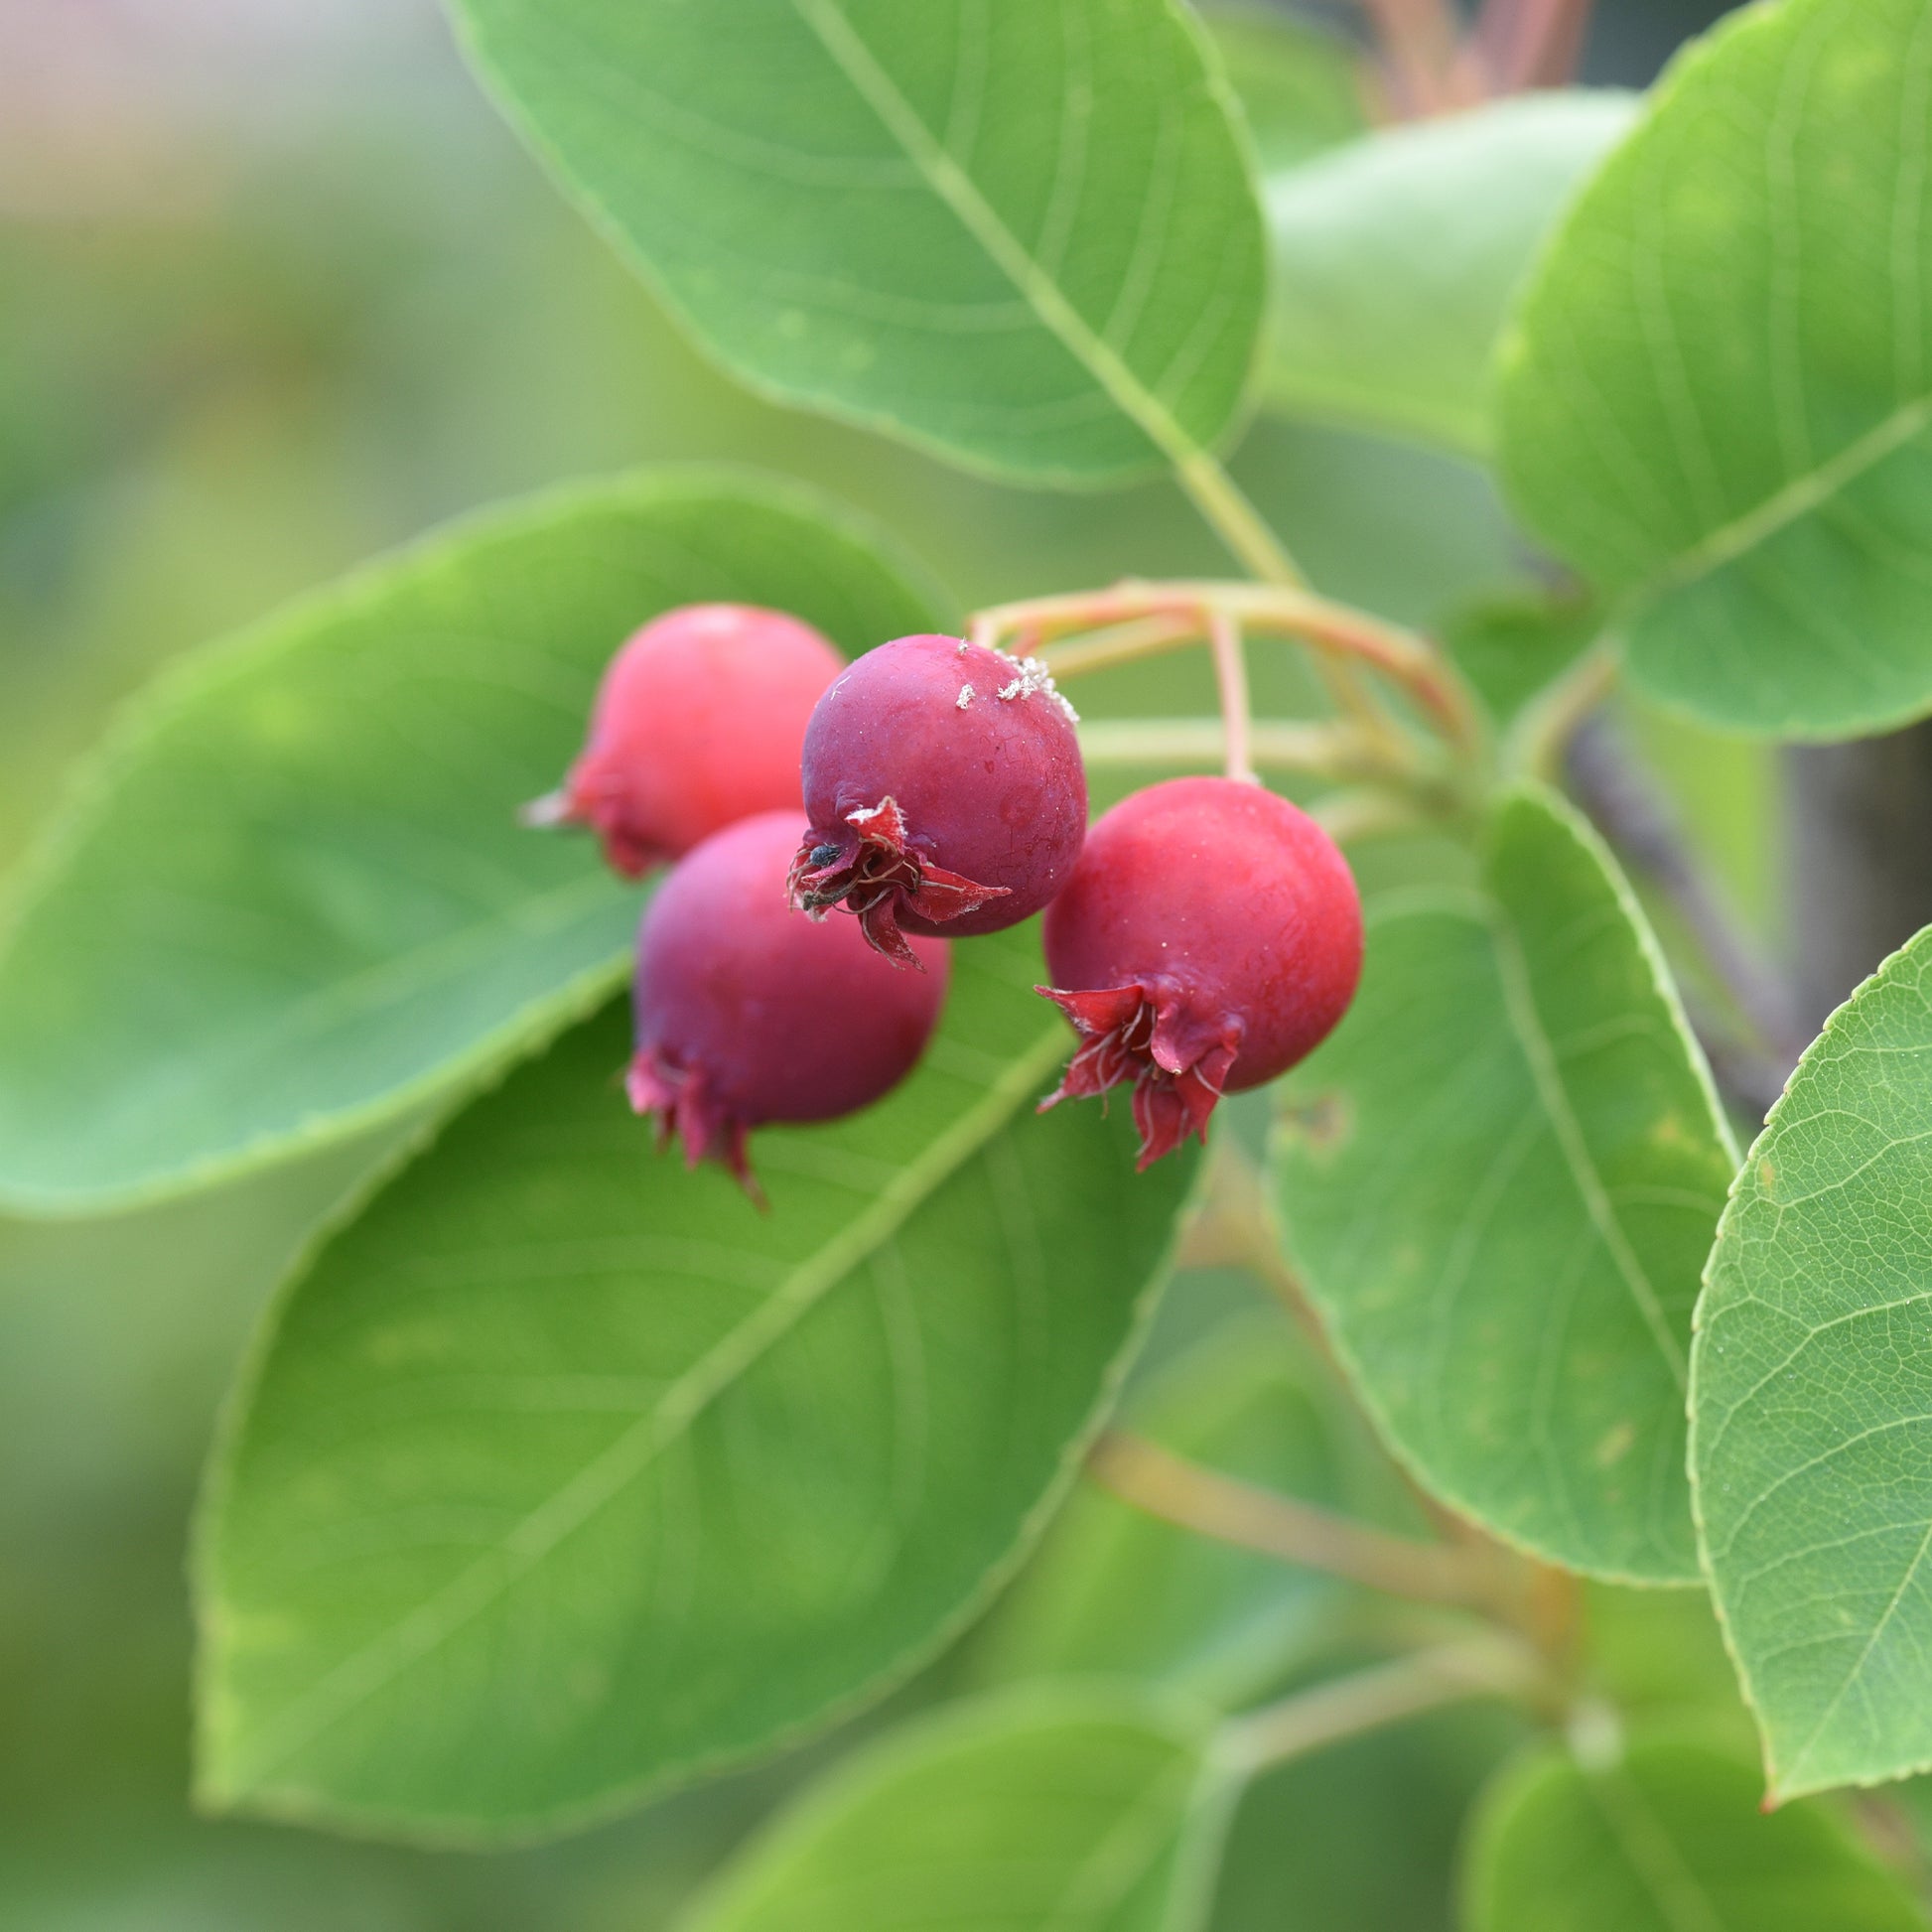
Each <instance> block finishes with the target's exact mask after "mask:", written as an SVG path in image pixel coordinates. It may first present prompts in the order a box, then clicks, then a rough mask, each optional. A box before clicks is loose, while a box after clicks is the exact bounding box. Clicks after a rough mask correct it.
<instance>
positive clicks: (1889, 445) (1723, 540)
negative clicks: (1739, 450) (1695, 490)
mask: <svg viewBox="0 0 1932 1932" xmlns="http://www.w3.org/2000/svg"><path fill="white" fill-rule="evenodd" d="M1927 428H1932V395H1925V396H1917V397H1914V398H1913V399H1912V400H1911V401H1910V402H1905V403H1900V404H1899V405H1898V406H1897V407H1895V408H1894V409H1893V410H1892V411H1891V413H1890V414H1889V415H1887V416H1886V417H1885V418H1884V419H1883V420H1882V421H1881V422H1879V423H1878V424H1876V425H1875V426H1874V427H1873V428H1871V429H1869V430H1867V431H1866V432H1865V433H1864V435H1863V436H1861V437H1859V438H1858V439H1857V440H1856V441H1855V442H1852V443H1848V444H1847V445H1846V446H1845V448H1844V449H1842V450H1840V451H1839V453H1838V454H1837V455H1836V456H1834V457H1832V458H1830V459H1828V460H1827V461H1826V462H1824V463H1821V464H1819V465H1818V466H1817V467H1816V468H1815V469H1812V470H1808V471H1806V472H1805V473H1804V474H1803V475H1802V476H1798V477H1794V478H1792V479H1791V481H1790V482H1789V483H1785V484H1784V486H1783V487H1782V488H1780V489H1778V490H1776V491H1774V492H1773V493H1772V494H1771V495H1769V496H1767V497H1766V498H1765V499H1764V500H1763V501H1762V502H1761V503H1759V504H1758V505H1757V506H1756V507H1755V508H1753V509H1749V510H1746V511H1745V512H1744V514H1743V515H1742V516H1738V517H1733V518H1732V519H1731V521H1730V522H1728V523H1725V524H1721V525H1720V526H1719V527H1718V528H1717V529H1715V530H1713V531H1711V532H1709V533H1708V534H1707V535H1705V536H1703V537H1701V538H1700V539H1699V540H1698V541H1697V542H1696V543H1695V544H1693V545H1692V546H1691V548H1690V549H1688V550H1686V551H1685V552H1684V553H1683V554H1682V555H1681V556H1680V557H1678V558H1677V559H1676V560H1675V562H1673V563H1672V564H1671V565H1670V567H1669V568H1668V569H1666V570H1665V571H1663V572H1662V573H1661V574H1660V575H1659V576H1658V577H1656V578H1655V579H1653V580H1652V581H1651V583H1649V584H1648V585H1646V586H1645V587H1644V588H1643V590H1642V591H1641V592H1640V593H1639V600H1640V602H1643V603H1649V602H1651V601H1653V600H1655V599H1657V598H1661V597H1664V596H1667V595H1668V594H1669V593H1670V592H1672V591H1677V590H1683V589H1684V588H1686V587H1687V586H1688V585H1691V584H1695V583H1698V582H1700V581H1701V580H1702V579H1704V578H1706V577H1710V576H1713V575H1715V574H1716V573H1717V572H1718V571H1720V570H1722V569H1723V568H1724V567H1725V565H1726V564H1731V563H1735V562H1736V561H1737V559H1738V558H1739V557H1745V556H1748V555H1749V554H1750V553H1751V552H1752V551H1753V550H1756V549H1758V548H1760V547H1761V546H1762V545H1764V544H1766V543H1768V542H1769V541H1770V540H1771V539H1772V538H1773V537H1774V536H1777V535H1779V534H1780V533H1781V532H1782V531H1784V530H1787V529H1789V528H1790V527H1791V525H1792V524H1794V523H1796V522H1798V521H1800V520H1801V519H1802V518H1804V517H1806V516H1809V515H1810V514H1811V513H1812V511H1814V510H1816V509H1819V508H1821V507H1823V506H1824V505H1825V504H1827V503H1829V502H1831V501H1832V500H1833V499H1834V498H1836V497H1838V496H1840V495H1842V494H1843V493H1844V492H1845V490H1847V489H1849V488H1850V487H1851V485H1852V484H1853V483H1857V482H1858V481H1859V480H1860V479H1861V478H1862V477H1863V476H1865V475H1866V474H1867V473H1868V472H1869V471H1872V470H1875V469H1876V468H1877V467H1878V465H1879V464H1881V463H1882V462H1884V461H1885V459H1886V458H1887V457H1889V456H1892V455H1893V454H1894V453H1896V452H1897V451H1899V450H1901V449H1903V448H1904V447H1905V446H1906V445H1907V444H1908V443H1910V442H1911V441H1912V440H1913V439H1914V438H1915V437H1917V436H1920V435H1922V434H1923V433H1924V432H1925V430H1926V429H1927Z"/></svg>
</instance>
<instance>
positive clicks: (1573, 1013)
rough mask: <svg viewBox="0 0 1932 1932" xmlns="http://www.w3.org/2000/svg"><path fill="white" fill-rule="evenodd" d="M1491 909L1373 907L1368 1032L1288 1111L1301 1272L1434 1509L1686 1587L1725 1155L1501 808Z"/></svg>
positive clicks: (1633, 933)
mask: <svg viewBox="0 0 1932 1932" xmlns="http://www.w3.org/2000/svg"><path fill="white" fill-rule="evenodd" d="M1485 888H1486V890H1485V891H1484V892H1483V893H1481V894H1468V895H1455V896H1451V895H1449V894H1447V893H1430V892H1426V891H1419V892H1416V893H1414V894H1412V895H1405V894H1392V895H1390V897H1389V898H1388V899H1386V900H1384V901H1382V903H1381V904H1380V905H1379V906H1377V907H1375V908H1373V916H1372V920H1371V927H1370V933H1369V944H1368V963H1367V970H1366V972H1365V974H1364V977H1363V982H1362V990H1361V992H1360V994H1359V995H1358V996H1357V998H1356V1001H1355V1005H1354V1007H1353V1009H1352V1010H1351V1011H1350V1014H1349V1016H1348V1018H1347V1019H1346V1020H1345V1021H1344V1022H1343V1023H1342V1026H1341V1027H1340V1028H1339V1029H1338V1030H1337V1032H1336V1034H1335V1035H1334V1037H1333V1039H1332V1040H1330V1041H1329V1042H1328V1043H1327V1044H1325V1045H1323V1046H1322V1047H1321V1048H1320V1049H1318V1050H1317V1052H1316V1053H1315V1054H1314V1055H1313V1056H1311V1058H1310V1059H1309V1061H1308V1062H1307V1063H1306V1064H1305V1065H1304V1067H1303V1068H1302V1069H1300V1070H1299V1071H1298V1072H1297V1073H1296V1074H1295V1075H1293V1076H1291V1079H1290V1081H1289V1083H1288V1085H1287V1088H1286V1098H1285V1109H1286V1113H1285V1119H1284V1122H1283V1125H1282V1128H1281V1130H1280V1133H1279V1137H1278V1148H1277V1158H1278V1165H1279V1172H1280V1177H1281V1188H1282V1200H1283V1205H1284V1209H1285V1212H1286V1216H1287V1223H1288V1237H1289V1243H1290V1246H1291V1248H1292V1249H1293V1250H1294V1253H1295V1256H1296V1258H1297V1260H1298V1262H1299V1264H1300V1266H1301V1267H1302V1269H1303V1272H1304V1274H1305V1277H1306V1280H1307V1283H1308V1287H1309V1290H1310V1292H1311V1294H1312V1295H1313V1297H1314V1298H1315V1300H1316V1302H1317V1303H1318V1305H1319V1306H1320V1308H1321V1310H1322V1311H1323V1314H1324V1315H1325V1317H1326V1319H1327V1321H1328V1323H1329V1324H1330V1329H1331V1332H1332V1334H1333V1336H1334V1339H1335V1341H1336V1343H1337V1346H1338V1348H1339V1350H1340V1352H1341V1355H1342V1357H1343V1359H1344V1362H1345V1363H1346V1365H1347V1367H1348V1368H1349V1370H1350V1372H1351V1374H1352V1376H1353V1377H1354V1379H1355V1380H1356V1382H1357V1384H1358V1385H1359V1387H1360V1388H1361V1389H1362V1391H1363V1393H1364V1395H1365V1396H1366V1398H1367V1400H1368V1402H1369V1404H1370V1407H1371V1408H1372V1410H1373V1411H1374V1412H1375V1414H1376V1416H1377V1418H1378V1420H1379V1421H1380V1423H1381V1425H1382V1427H1383V1428H1384V1430H1385V1432H1386V1433H1387V1435H1388V1437H1389V1439H1390V1441H1391V1442H1392V1444H1393V1445H1394V1447H1395V1448H1396V1449H1397V1450H1398V1452H1399V1453H1400V1454H1401V1455H1402V1456H1403V1457H1404V1458H1405V1459H1406V1460H1407V1461H1408V1462H1409V1463H1410V1465H1411V1466H1412V1467H1413V1468H1414V1469H1415V1470H1416V1472H1417V1473H1418V1474H1419V1475H1420V1476H1421V1477H1422V1479H1423V1480H1424V1481H1426V1482H1427V1483H1429V1484H1430V1485H1431V1486H1432V1487H1433V1488H1434V1489H1436V1490H1437V1491H1438V1493H1440V1494H1441V1495H1443V1496H1444V1497H1446V1498H1447V1499H1448V1500H1449V1501H1450V1502H1452V1503H1453V1504H1455V1505H1456V1506H1457V1507H1459V1508H1461V1509H1464V1510H1466V1511H1467V1512H1468V1513H1470V1514H1471V1515H1473V1516H1475V1517H1477V1518H1479V1519H1480V1520H1481V1521H1482V1522H1483V1523H1485V1524H1486V1525H1488V1526H1489V1527H1490V1528H1491V1529H1493V1530H1495V1531H1496V1532H1497V1533H1498V1534H1499V1535H1501V1536H1503V1537H1505V1538H1507V1539H1508V1540H1510V1541H1512V1542H1515V1543H1518V1544H1521V1545H1523V1546H1525V1547H1527V1548H1529V1549H1531V1550H1533V1551H1535V1552H1536V1553H1538V1554H1539V1555H1541V1556H1544V1557H1546V1558H1548V1559H1549V1560H1551V1561H1553V1562H1557V1563H1560V1564H1565V1565H1568V1566H1569V1567H1571V1568H1574V1569H1577V1570H1582V1571H1587V1572H1590V1573H1593V1574H1595V1575H1599V1576H1603V1577H1607V1578H1611V1579H1620V1580H1625V1581H1630V1582H1639V1583H1677V1582H1689V1581H1692V1580H1693V1579H1695V1577H1696V1575H1697V1564H1696V1553H1695V1548H1694V1544H1693V1540H1692V1528H1691V1520H1690V1508H1689V1499H1688V1496H1687V1494H1686V1487H1685V1477H1684V1387H1685V1356H1686V1353H1687V1350H1688V1346H1689V1339H1690V1324H1691V1308H1692V1303H1693V1301H1694V1299H1695V1297H1696V1294H1697V1287H1698V1277H1699V1270H1700V1268H1701V1266H1702V1264H1703V1261H1704V1257H1705V1254H1706V1252H1707V1251H1708V1249H1709V1247H1710V1243H1711V1236H1712V1230H1713V1229H1714V1228H1715V1226H1716V1224H1717V1219H1718V1214H1719V1210H1720V1208H1721V1206H1722V1204H1723V1200H1724V1192H1725V1184H1726V1183H1727V1181H1728V1180H1729V1178H1730V1175H1731V1173H1732V1172H1733V1170H1734V1168H1735V1165H1736V1156H1735V1154H1734V1152H1733V1151H1732V1150H1731V1148H1730V1145H1729V1140H1728V1135H1727V1132H1726V1130H1725V1126H1724V1123H1723V1121H1722V1119H1721V1117H1720V1115H1719V1112H1718V1107H1717V1101H1716V1099H1715V1097H1714V1095H1713V1093H1712V1091H1711V1087H1710V1082H1709V1078H1708V1076H1707V1075H1706V1073H1705V1071H1704V1068H1703V1063H1702V1060H1701V1059H1700V1058H1699V1057H1698V1054H1697V1049H1696V1047H1695V1045H1694V1044H1693V1043H1692V1041H1691V1038H1690V1035H1689V1032H1688V1030H1687V1029H1686V1027H1685V1025H1684V1021H1683V1017H1682V1014H1681V1012H1680V1011H1679V1009H1678V1006H1677V1003H1676V998H1675V995H1674V993H1673V992H1672V991H1671V990H1670V988H1669V983H1668V979H1667V976H1666V974H1665V971H1664V968H1663V965H1662V962H1661V960H1660V959H1659V957H1658V955H1657V952H1656V947H1655V943H1654V941H1653V940H1652V939H1651V938H1650V936H1649V933H1648V930H1647V928H1646V927H1645V926H1644V925H1643V923H1642V915H1641V913H1639V911H1638V910H1637V908H1636V905H1635V903H1634V901H1633V900H1632V899H1631V897H1630V896H1629V891H1628V888H1627V887H1625V886H1624V884H1623V882H1622V881H1621V879H1620V878H1619V877H1618V876H1617V875H1616V873H1615V871H1614V868H1613V866H1612V863H1611V861H1610V860H1609V858H1608V855H1607V854H1606V853H1604V852H1603V850H1602V849H1601V847H1600V845H1599V844H1598V843H1597V841H1596V840H1595V838H1594V835H1593V834H1591V833H1590V832H1589V831H1588V830H1587V827H1585V826H1584V825H1583V824H1582V822H1581V821H1579V820H1578V819H1577V818H1576V817H1575V816H1574V814H1573V813H1572V812H1571V811H1570V809H1569V807H1568V806H1566V805H1563V804H1562V803H1561V802H1560V801H1558V800H1556V799H1555V798H1553V797H1551V796H1549V795H1548V794H1545V793H1541V792H1537V791H1530V790H1524V791H1519V792H1517V793H1515V794H1514V795H1512V796H1511V797H1509V798H1508V799H1507V800H1506V801H1505V803H1504V804H1503V806H1502V807H1501V809H1500V811H1499V813H1498V815H1497V818H1496V821H1495V824H1494V826H1493V828H1492V832H1491V836H1490V840H1489V847H1488V852H1487V859H1486V865H1485Z"/></svg>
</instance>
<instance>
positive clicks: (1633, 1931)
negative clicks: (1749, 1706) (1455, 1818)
mask: <svg viewBox="0 0 1932 1932" xmlns="http://www.w3.org/2000/svg"><path fill="white" fill-rule="evenodd" d="M1758 1795H1759V1785H1758V1780H1757V1774H1756V1771H1755V1770H1754V1768H1753V1767H1752V1766H1751V1764H1750V1763H1749V1761H1748V1760H1740V1759H1737V1758H1733V1757H1730V1756H1728V1755H1727V1754H1725V1753H1724V1752H1720V1751H1715V1750H1711V1749H1708V1748H1706V1747H1705V1746H1703V1745H1700V1744H1695V1743H1688V1742H1684V1741H1681V1740H1677V1739H1673V1738H1670V1737H1663V1736H1659V1737H1649V1738H1643V1739H1639V1740H1638V1741H1636V1742H1634V1743H1633V1744H1632V1745H1631V1746H1630V1748H1629V1750H1628V1752H1627V1754H1625V1755H1624V1756H1623V1757H1622V1759H1621V1761H1620V1762H1617V1763H1615V1764H1611V1765H1606V1766H1603V1767H1601V1768H1589V1769H1587V1768H1585V1767H1584V1766H1582V1765H1580V1764H1578V1763H1576V1762H1575V1761H1573V1760H1572V1759H1570V1758H1568V1757H1566V1756H1564V1755H1563V1754H1562V1753H1560V1752H1558V1751H1554V1750H1545V1751H1542V1752H1539V1753H1538V1754H1537V1755H1535V1756H1534V1757H1531V1758H1529V1759H1527V1760H1526V1761H1524V1762H1522V1763H1520V1764H1518V1765H1517V1766H1515V1767H1514V1768H1513V1769H1512V1770H1510V1771H1508V1772H1505V1773H1504V1774H1503V1776H1502V1777H1500V1778H1499V1779H1498V1780H1497V1782H1496V1783H1495V1784H1494V1785H1493V1786H1492V1787H1491V1789H1490V1790H1489V1792H1488V1793H1487V1794H1486V1796H1485V1797H1484V1799H1483V1803H1482V1807H1481V1810H1480V1812H1479V1813H1478V1815H1477V1818H1476V1823H1475V1826H1474V1830H1473V1837H1472V1842H1471V1847H1470V1857H1469V1862H1468V1866H1467V1884H1466V1889H1465V1893H1464V1902H1463V1926H1464V1928H1465V1932H1826V1928H1828V1927H1829V1928H1830V1932H1924V1927H1925V1919H1924V1917H1923V1916H1922V1915H1921V1914H1920V1912H1919V1910H1918V1908H1917V1907H1916V1906H1915V1905H1914V1904H1913V1902H1912V1900H1911V1897H1910V1895H1909V1893H1908V1892H1907V1891H1906V1889H1905V1887H1904V1886H1903V1884H1901V1883H1900V1882H1899V1880H1898V1879H1897V1878H1896V1877H1894V1876H1893V1875H1892V1874H1891V1873H1890V1872H1889V1871H1887V1870H1885V1869H1884V1867H1883V1866H1881V1865H1880V1864H1879V1863H1877V1862H1876V1860H1874V1859H1873V1858H1872V1857H1871V1855H1870V1854H1869V1853H1868V1852H1867V1851H1865V1849H1864V1848H1863V1846H1862V1845H1860V1844H1859V1842H1858V1841H1857V1840H1856V1839H1855V1838H1854V1837H1853V1836H1852V1834H1851V1833H1850V1832H1849V1831H1848V1830H1847V1829H1846V1828H1845V1826H1844V1825H1843V1824H1842V1823H1841V1822H1840V1821H1839V1820H1838V1819H1837V1818H1836V1817H1835V1816H1834V1815H1833V1814H1832V1813H1831V1812H1829V1811H1828V1810H1826V1809H1825V1808H1824V1807H1823V1806H1820V1805H1816V1804H1810V1805H1789V1806H1787V1807H1785V1809H1783V1810H1782V1811H1778V1812H1774V1813H1772V1814H1770V1815H1769V1816H1766V1815H1764V1814H1763V1813H1762V1812H1761V1811H1760V1809H1759V1806H1758Z"/></svg>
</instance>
